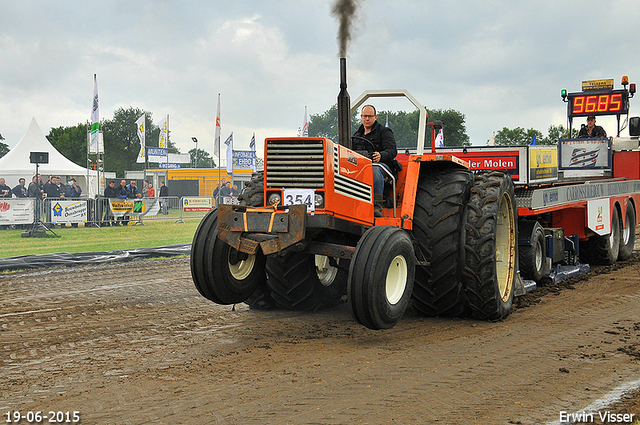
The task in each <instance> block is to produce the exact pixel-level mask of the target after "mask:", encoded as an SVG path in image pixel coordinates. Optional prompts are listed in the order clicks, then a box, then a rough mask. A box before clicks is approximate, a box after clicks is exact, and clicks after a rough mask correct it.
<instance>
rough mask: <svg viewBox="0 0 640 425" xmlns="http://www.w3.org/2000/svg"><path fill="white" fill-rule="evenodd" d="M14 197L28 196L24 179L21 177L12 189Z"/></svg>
mask: <svg viewBox="0 0 640 425" xmlns="http://www.w3.org/2000/svg"><path fill="white" fill-rule="evenodd" d="M11 191H12V192H13V194H14V195H16V198H27V197H28V196H29V192H28V191H27V186H26V180H25V179H24V178H22V177H20V179H18V184H17V185H16V187H14V188H13V189H12V190H11Z"/></svg>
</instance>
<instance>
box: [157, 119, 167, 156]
mask: <svg viewBox="0 0 640 425" xmlns="http://www.w3.org/2000/svg"><path fill="white" fill-rule="evenodd" d="M158 127H160V135H159V136H158V147H159V148H166V147H167V137H168V136H169V115H167V116H166V117H164V118H163V119H162V120H160V122H159V123H158Z"/></svg>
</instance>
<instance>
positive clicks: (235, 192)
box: [231, 184, 240, 198]
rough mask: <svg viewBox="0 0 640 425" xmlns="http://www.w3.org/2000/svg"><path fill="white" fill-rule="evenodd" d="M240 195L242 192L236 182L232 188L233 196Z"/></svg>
mask: <svg viewBox="0 0 640 425" xmlns="http://www.w3.org/2000/svg"><path fill="white" fill-rule="evenodd" d="M238 195H240V193H239V192H238V185H237V184H234V185H233V188H232V189H231V196H233V197H234V198H237V197H238Z"/></svg>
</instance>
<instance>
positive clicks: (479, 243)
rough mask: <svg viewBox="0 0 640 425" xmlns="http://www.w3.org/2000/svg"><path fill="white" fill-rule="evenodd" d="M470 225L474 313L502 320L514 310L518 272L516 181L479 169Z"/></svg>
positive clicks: (468, 263) (469, 287) (468, 283)
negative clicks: (512, 307)
mask: <svg viewBox="0 0 640 425" xmlns="http://www.w3.org/2000/svg"><path fill="white" fill-rule="evenodd" d="M465 229H466V240H465V249H466V252H465V254H466V265H465V269H464V272H463V273H464V276H465V277H466V282H465V283H466V293H467V298H468V300H469V307H470V309H471V314H472V315H473V317H475V318H477V319H482V320H499V319H502V318H504V317H506V316H507V315H508V314H509V311H510V310H511V305H512V304H513V296H514V280H515V276H516V259H517V251H518V244H517V243H516V235H517V233H518V232H517V221H516V206H515V194H514V187H513V181H512V180H511V177H510V176H509V175H507V174H505V173H502V172H499V171H487V172H479V173H478V174H477V175H476V177H475V182H474V185H473V187H472V188H471V197H470V199H469V206H468V214H467V223H466V226H465Z"/></svg>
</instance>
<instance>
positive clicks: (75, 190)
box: [64, 178, 82, 198]
mask: <svg viewBox="0 0 640 425" xmlns="http://www.w3.org/2000/svg"><path fill="white" fill-rule="evenodd" d="M81 194H82V188H81V187H80V186H78V185H77V184H76V179H73V178H72V179H71V184H70V185H69V186H68V187H67V190H65V191H64V196H65V198H79V197H80V195H81Z"/></svg>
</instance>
